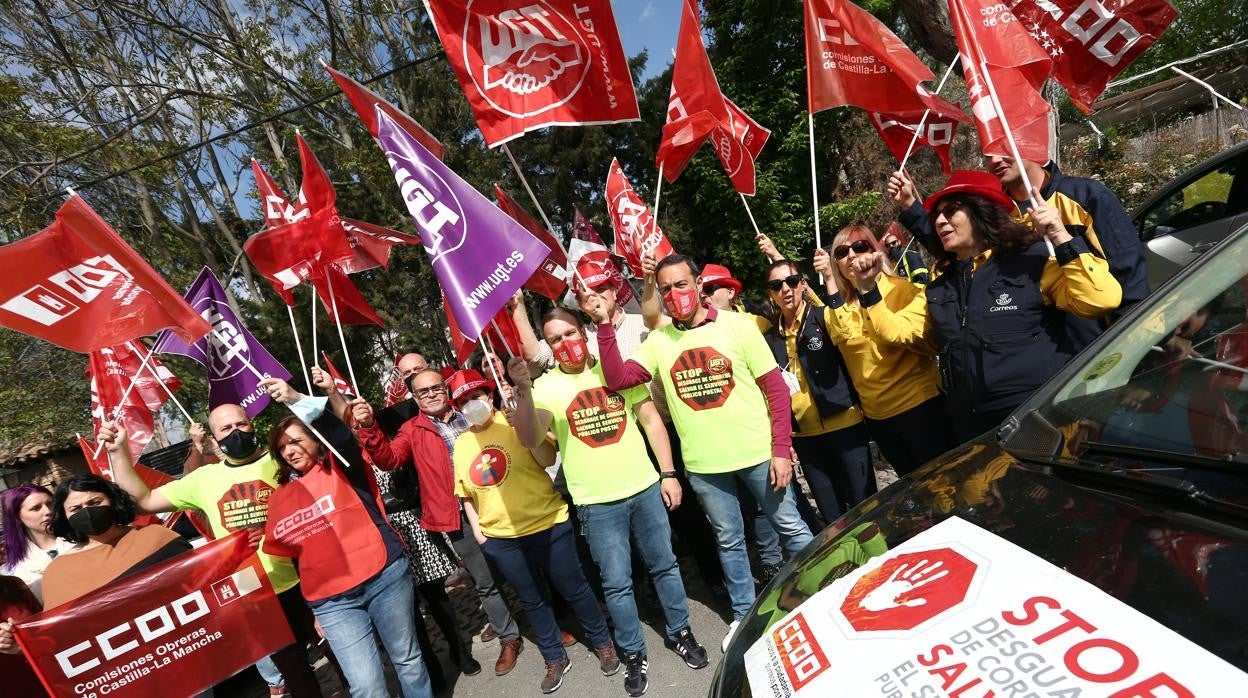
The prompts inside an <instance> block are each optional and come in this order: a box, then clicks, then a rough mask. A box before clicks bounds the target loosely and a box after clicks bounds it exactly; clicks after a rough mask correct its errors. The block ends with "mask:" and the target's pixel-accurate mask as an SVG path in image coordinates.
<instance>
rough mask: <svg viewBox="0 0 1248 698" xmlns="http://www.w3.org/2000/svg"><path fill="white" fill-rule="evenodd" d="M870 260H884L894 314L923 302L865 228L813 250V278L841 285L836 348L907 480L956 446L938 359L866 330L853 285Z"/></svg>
mask: <svg viewBox="0 0 1248 698" xmlns="http://www.w3.org/2000/svg"><path fill="white" fill-rule="evenodd" d="M866 255H879V256H880V257H883V258H884V264H883V273H882V274H880V275H879V277H878V279H877V283H878V287H879V292H880V294H881V296H883V299H884V302H885V303H886V304H888V306H889V307H890V308H904V307H905V306H906V305H908V304H909V303H910V302H911V301H913V300H914V299H915V298H916V297H920V296H922V294H923V289H922V288H921V287H919V286H917V285H915V284H913V283H911V282H909V281H907V280H905V279H903V278H901V277H900V275H898V274H897V272H896V271H894V267H893V266H892V264H890V263H889V262H888V261H887V253H886V252H885V251H884V248H883V246H882V245H881V244H880V243H879V242H878V241H877V240H876V238H875V235H873V234H872V233H871V230H870V229H869V228H867V227H866V226H865V225H850V226H847V227H845V228H842V229H841V231H840V232H839V233H837V234H836V237H835V238H833V240H832V254H831V255H829V254H828V252H827V250H824V249H822V248H820V249H817V250H815V260H814V261H815V271H817V272H819V274H821V275H822V276H823V278H824V280H825V282H826V283H827V284H828V285H829V286H830V287H831V286H832V285H833V284H835V288H836V291H837V299H836V300H837V301H838V302H834V303H832V306H833V307H832V308H831V309H830V310H831V314H832V320H833V321H834V322H835V323H836V329H835V330H834V335H835V336H834V337H833V341H835V342H837V346H838V347H839V348H840V350H841V356H842V357H843V358H844V360H845V367H846V368H847V369H848V370H849V376H850V379H851V380H852V381H853V385H854V388H856V389H857V391H858V402H859V404H860V405H861V407H862V412H863V415H865V417H866V421H867V428H868V430H869V431H870V432H871V436H872V437H873V438H874V439H875V443H876V445H878V446H879V447H880V452H881V453H883V454H884V458H885V459H887V460H888V462H889V464H890V465H892V466H893V469H894V470H896V471H897V474H898V475H906V474H908V473H910V472H911V471H913V470H914V469H915V468H918V467H919V466H920V465H923V464H924V463H926V462H927V461H929V460H931V459H933V458H935V457H936V456H938V455H940V454H941V453H944V452H945V451H947V450H948V449H950V448H953V447H954V446H955V445H957V444H956V443H954V441H953V439H952V437H951V435H950V425H949V418H948V416H947V415H946V414H945V411H944V410H945V405H944V397H942V396H941V394H940V386H939V382H938V375H937V371H936V363H935V362H934V361H932V356H931V355H930V354H924V353H921V352H916V351H913V350H911V349H909V348H907V347H904V346H898V345H893V344H887V343H885V342H881V341H880V340H879V337H878V336H877V335H876V333H875V332H872V331H870V330H869V328H868V326H867V322H866V318H865V315H866V313H865V311H864V310H863V308H862V306H861V305H860V304H859V299H858V290H857V288H856V287H855V286H854V280H855V279H857V275H858V272H857V271H856V270H855V268H854V264H855V261H856V260H858V259H860V258H862V257H864V256H866Z"/></svg>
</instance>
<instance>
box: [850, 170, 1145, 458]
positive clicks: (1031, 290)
mask: <svg viewBox="0 0 1248 698" xmlns="http://www.w3.org/2000/svg"><path fill="white" fill-rule="evenodd" d="M1035 199H1036V200H1037V201H1043V198H1042V197H1040V196H1039V193H1038V192H1037V193H1036V195H1035ZM1013 205H1014V203H1013V201H1012V200H1011V199H1010V198H1009V197H1008V196H1007V195H1006V194H1005V193H1004V192H1003V191H1002V190H1001V187H1000V183H999V182H998V181H997V179H996V178H995V177H993V176H992V175H991V174H988V173H987V172H980V171H970V170H958V171H957V172H954V173H953V176H952V177H950V178H949V181H948V183H946V184H945V188H944V189H942V190H940V191H939V192H936V193H935V194H933V195H932V196H930V197H928V199H927V201H925V202H924V204H923V206H924V208H926V209H927V211H928V212H929V214H930V215H931V216H932V222H933V226H934V227H935V232H936V235H937V237H938V238H939V239H940V243H941V246H942V247H943V248H944V252H945V257H944V258H943V259H940V260H938V261H937V264H936V272H937V274H938V276H937V277H936V278H935V279H934V280H933V281H932V283H931V284H929V285H928V286H927V288H926V289H925V290H924V295H923V296H922V297H918V296H916V297H915V299H914V300H913V301H912V302H910V303H909V304H907V305H906V306H904V307H901V308H895V307H890V304H889V303H886V302H881V301H883V300H884V297H883V294H882V293H881V290H880V288H879V286H878V285H877V279H878V277H879V276H880V273H881V271H882V269H883V262H884V256H883V255H881V254H879V253H877V252H871V253H869V254H865V255H862V256H860V257H859V258H858V259H856V260H855V263H854V268H855V270H856V272H857V274H856V278H855V281H854V283H855V286H856V287H857V291H858V301H859V303H860V304H861V305H862V307H864V308H866V309H867V317H868V318H869V320H870V323H869V324H870V326H871V327H872V328H873V329H874V330H875V331H876V332H877V333H878V334H879V338H880V339H881V340H882V341H884V342H886V343H890V344H895V345H899V346H903V347H906V348H909V349H911V350H914V351H923V352H928V353H932V354H939V355H940V358H941V371H942V374H943V375H942V380H943V383H944V385H945V390H946V392H947V395H948V406H947V407H948V410H949V413H950V415H951V417H952V418H953V426H954V435H955V436H956V437H957V439H958V440H959V441H965V440H967V439H970V438H973V437H975V436H978V435H979V434H981V433H983V432H985V431H987V430H989V429H992V428H993V427H995V426H997V425H998V424H1000V423H1001V421H1002V420H1003V419H1005V417H1007V416H1008V415H1009V414H1010V412H1012V411H1013V410H1014V409H1015V408H1016V407H1018V405H1020V404H1021V403H1022V402H1023V401H1024V400H1026V399H1027V397H1028V396H1029V395H1030V394H1031V393H1032V391H1034V390H1035V389H1036V388H1038V387H1039V386H1040V385H1041V384H1043V383H1044V382H1045V381H1046V380H1048V379H1049V377H1051V376H1052V375H1053V374H1054V373H1056V372H1057V370H1058V369H1060V368H1061V367H1062V365H1063V364H1065V363H1066V361H1067V360H1068V359H1069V358H1070V357H1071V355H1072V353H1073V352H1072V349H1071V346H1072V344H1071V342H1070V341H1069V340H1068V338H1067V337H1066V329H1065V314H1066V313H1070V314H1073V315H1076V316H1078V317H1081V318H1097V317H1100V316H1102V315H1105V314H1106V313H1108V312H1110V311H1112V310H1113V309H1115V308H1117V307H1118V303H1119V302H1120V301H1121V300H1122V287H1121V286H1119V284H1118V282H1117V281H1116V280H1115V279H1114V277H1113V276H1112V275H1111V274H1110V272H1109V265H1108V264H1107V263H1106V261H1105V260H1104V259H1102V258H1100V257H1097V256H1096V255H1095V254H1093V253H1092V252H1091V251H1089V249H1088V247H1087V243H1086V242H1084V240H1083V239H1082V238H1072V237H1071V235H1070V233H1068V232H1067V231H1066V228H1065V227H1064V226H1063V225H1062V222H1061V218H1060V215H1059V214H1058V212H1057V210H1055V209H1053V208H1052V207H1049V206H1047V205H1043V204H1042V205H1040V206H1037V207H1035V208H1033V209H1032V211H1031V220H1032V223H1033V225H1034V230H1033V229H1031V228H1028V227H1027V226H1025V225H1023V224H1021V223H1017V222H1015V221H1013V220H1011V218H1010V212H1011V211H1012V210H1013ZM1042 238H1047V239H1048V242H1049V243H1051V244H1052V245H1053V249H1054V250H1055V256H1053V257H1050V256H1049V253H1048V250H1047V248H1046V246H1045V244H1044V240H1043V239H1042Z"/></svg>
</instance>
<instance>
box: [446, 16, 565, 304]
mask: <svg viewBox="0 0 1248 698" xmlns="http://www.w3.org/2000/svg"><path fill="white" fill-rule="evenodd" d="M431 16H432V15H431ZM499 148H501V149H502V151H503V153H504V154H505V155H506V156H507V159H508V160H510V161H511V169H513V170H515V171H516V176H517V177H519V178H520V183H521V184H523V185H524V190H525V191H526V192H528V193H529V201H532V202H533V207H534V208H536V209H537V213H538V215H540V216H541V217H542V223H544V224H545V225H546V232H548V233H550V236H551V237H552V238H554V239H555V244H557V245H559V251H560V252H563V258H564V259H568V248H567V247H565V246H564V244H563V240H562V238H561V237H560V236H559V235H558V234H556V233H555V226H553V225H551V224H550V219H549V218H547V217H546V209H544V208H542V205H541V204H540V203H538V201H537V195H536V194H534V193H533V187H531V186H529V179H528V177H525V176H524V170H521V169H520V163H518V162H516V156H514V155H512V154H511V148H508V147H507V144H506V143H504V144H502V145H501V146H499ZM571 261H572V260H570V259H568V263H569V266H570V267H571V268H572V278H573V279H575V280H577V281H579V282H581V287H582V288H585V289H586V290H588V289H589V286H588V285H586V284H585V279H584V278H582V277H581V272H579V271H577V269H576V265H574V264H572V263H571ZM572 295H573V296H575V295H576V291H575V289H573V293H572Z"/></svg>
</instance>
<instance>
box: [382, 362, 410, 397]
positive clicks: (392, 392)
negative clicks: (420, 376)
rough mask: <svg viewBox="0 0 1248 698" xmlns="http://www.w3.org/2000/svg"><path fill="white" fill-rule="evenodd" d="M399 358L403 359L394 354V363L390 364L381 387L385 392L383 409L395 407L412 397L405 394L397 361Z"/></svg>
mask: <svg viewBox="0 0 1248 698" xmlns="http://www.w3.org/2000/svg"><path fill="white" fill-rule="evenodd" d="M401 358H403V357H402V355H401V354H395V355H394V363H393V364H390V375H389V376H387V377H386V384H385V385H384V386H383V387H384V388H385V392H386V399H385V404H384V405H382V406H383V407H389V406H391V405H397V404H398V403H400V402H403V401H404V400H406V399H408V398H409V397H411V396H412V394H411V393H409V392H407V385H406V384H404V383H403V374H402V372H400V371H399V359H401Z"/></svg>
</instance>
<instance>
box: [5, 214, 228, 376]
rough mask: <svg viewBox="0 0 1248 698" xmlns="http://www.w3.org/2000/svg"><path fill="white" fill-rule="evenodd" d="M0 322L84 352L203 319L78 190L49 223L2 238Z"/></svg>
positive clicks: (191, 335)
mask: <svg viewBox="0 0 1248 698" xmlns="http://www.w3.org/2000/svg"><path fill="white" fill-rule="evenodd" d="M0 269H4V270H5V273H4V275H3V278H0V299H2V300H0V326H4V327H8V328H9V329H12V330H16V331H18V332H22V333H24V334H28V335H31V336H32V337H38V338H39V339H42V340H45V341H48V342H51V343H53V344H56V345H58V346H62V347H64V348H66V349H69V350H70V351H77V352H81V353H84V354H85V353H88V352H92V351H95V350H96V349H101V348H103V347H108V346H112V345H114V344H120V343H122V342H125V341H128V340H131V339H134V338H136V337H141V336H143V335H148V334H155V333H156V332H158V331H159V330H161V329H162V328H165V327H168V328H170V329H171V330H172V331H173V332H174V334H176V335H178V336H179V337H182V338H183V339H185V340H186V341H188V342H193V341H195V340H197V339H199V338H200V337H203V336H204V335H206V334H208V332H209V330H210V329H211V328H210V327H209V325H208V323H207V322H206V321H205V320H204V319H203V318H202V317H200V316H199V313H197V312H195V310H194V308H192V307H191V306H190V305H188V304H187V302H186V301H185V300H183V299H182V296H181V295H180V294H179V293H178V292H177V291H174V290H173V289H172V288H170V286H169V284H168V283H166V282H165V280H164V279H162V278H161V277H160V275H159V274H157V273H156V271H155V270H154V269H152V268H151V266H149V265H148V263H147V262H145V261H143V258H142V257H140V256H139V255H138V253H137V252H135V251H134V250H133V249H131V248H130V246H129V245H127V244H126V243H125V241H124V240H122V239H121V237H120V236H118V235H117V233H116V232H115V231H114V230H113V229H112V228H110V227H109V226H108V224H107V223H105V222H104V221H103V220H102V219H101V218H100V217H99V216H98V215H96V213H95V211H92V210H91V207H90V206H87V204H86V202H85V201H83V200H82V198H81V197H79V196H78V195H77V194H75V195H73V196H70V197H69V199H68V200H67V201H66V202H65V203H64V204H62V205H61V207H60V209H58V210H57V212H56V220H55V221H54V222H53V223H52V224H51V225H49V226H48V227H47V228H44V229H43V230H41V231H39V232H38V233H35V234H34V235H31V236H30V237H28V238H25V239H23V240H18V241H17V242H14V243H10V244H8V245H4V246H0Z"/></svg>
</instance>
